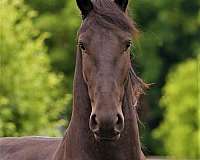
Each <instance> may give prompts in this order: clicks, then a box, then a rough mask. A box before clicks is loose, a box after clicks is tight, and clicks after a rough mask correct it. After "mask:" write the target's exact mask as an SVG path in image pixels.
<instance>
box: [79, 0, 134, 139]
mask: <svg viewBox="0 0 200 160" xmlns="http://www.w3.org/2000/svg"><path fill="white" fill-rule="evenodd" d="M87 2H88V4H85V5H88V7H85V8H84V6H82V5H81V4H79V3H78V5H79V8H80V9H81V12H82V15H83V17H84V18H85V17H86V16H87V18H86V20H85V21H86V22H85V21H83V24H82V27H81V29H80V34H79V39H78V44H79V51H80V53H81V54H82V74H83V78H84V81H85V82H86V84H87V87H88V94H89V97H90V101H91V106H92V112H91V116H90V120H89V126H90V129H91V131H92V132H93V133H94V136H95V138H96V139H97V140H117V139H119V138H120V133H121V132H122V130H123V128H124V116H123V112H122V102H123V97H124V87H125V83H126V80H127V78H128V73H129V69H130V66H131V62H130V54H129V52H130V45H131V36H132V35H131V33H129V32H128V31H126V32H125V31H124V30H120V29H119V28H117V27H114V26H112V25H113V24H109V25H110V26H109V27H108V26H105V25H106V23H105V18H103V19H102V17H101V16H99V15H100V14H97V12H98V10H97V12H93V11H90V9H91V10H92V8H93V5H92V4H91V3H90V2H89V1H87ZM97 2H98V1H97ZM116 7H117V6H116ZM123 9H124V8H123ZM111 12H112V11H111ZM119 12H120V16H124V15H123V14H122V11H120V9H119ZM88 14H89V15H88ZM110 15H112V13H111V14H110ZM105 17H106V16H105ZM117 20H118V19H117ZM101 23H102V24H101Z"/></svg>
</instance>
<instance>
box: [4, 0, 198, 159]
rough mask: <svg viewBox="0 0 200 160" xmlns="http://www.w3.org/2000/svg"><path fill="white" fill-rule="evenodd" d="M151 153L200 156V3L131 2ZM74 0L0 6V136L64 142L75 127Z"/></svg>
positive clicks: (143, 129) (143, 127)
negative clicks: (61, 139)
mask: <svg viewBox="0 0 200 160" xmlns="http://www.w3.org/2000/svg"><path fill="white" fill-rule="evenodd" d="M129 14H130V16H131V17H132V18H133V19H134V21H135V22H136V23H137V27H138V29H139V30H140V36H139V38H138V39H137V40H136V41H135V42H134V44H135V45H134V46H135V48H133V49H132V53H133V55H134V57H133V63H134V69H135V71H136V73H137V74H138V75H139V76H140V77H141V78H142V79H144V81H145V82H148V83H154V85H153V86H152V87H151V89H150V90H148V91H147V92H146V95H145V96H143V97H142V99H141V104H140V108H139V114H140V119H141V121H142V123H143V124H140V134H141V141H142V145H143V150H144V152H145V154H146V155H160V156H167V157H168V156H169V157H175V158H180V159H183V158H184V159H189V158H191V159H198V158H200V149H199V143H200V128H199V124H200V118H199V115H200V95H199V84H198V80H200V72H199V71H200V1H199V0H190V1H188V0H154V1H152V0H130V3H129ZM80 23H81V16H80V14H79V11H78V8H77V7H76V2H75V0H59V1H58V0H45V1H42V0H24V1H23V0H1V1H0V137H5V136H25V135H44V136H62V135H63V133H64V130H65V129H66V128H67V125H68V123H69V121H70V115H71V106H72V82H73V74H74V64H75V51H76V35H77V30H78V28H79V26H80Z"/></svg>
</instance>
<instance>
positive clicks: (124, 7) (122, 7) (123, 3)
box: [115, 0, 128, 12]
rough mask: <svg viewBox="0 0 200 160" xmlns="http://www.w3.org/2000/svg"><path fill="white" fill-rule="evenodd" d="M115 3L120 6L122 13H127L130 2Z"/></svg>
mask: <svg viewBox="0 0 200 160" xmlns="http://www.w3.org/2000/svg"><path fill="white" fill-rule="evenodd" d="M115 3H116V4H117V5H118V6H119V8H120V9H121V10H122V11H124V12H125V11H126V8H127V5H128V0H115Z"/></svg>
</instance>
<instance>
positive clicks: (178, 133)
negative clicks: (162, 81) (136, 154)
mask: <svg viewBox="0 0 200 160" xmlns="http://www.w3.org/2000/svg"><path fill="white" fill-rule="evenodd" d="M198 61H199V62H197V59H192V60H187V61H186V62H183V63H181V64H179V65H178V66H176V67H173V68H172V69H171V71H170V73H169V75H168V76H167V83H166V85H165V87H164V89H163V96H162V98H161V101H160V103H161V106H163V107H164V108H165V115H164V121H163V122H162V123H161V125H160V127H159V128H157V129H156V130H155V131H154V136H155V137H157V138H159V139H161V140H163V142H164V146H165V150H166V153H167V154H168V155H171V156H176V158H182V159H183V158H184V159H186V158H188V159H189V158H190V159H191V158H193V159H194V158H199V157H200V152H199V148H198V145H199V144H198V142H199V139H198V138H199V137H198V136H200V128H199V124H200V119H198V115H200V109H199V107H200V106H199V104H198V78H200V75H198V68H197V67H200V66H197V63H199V64H200V59H199V60H198ZM199 69H200V68H199ZM198 76H199V77H198Z"/></svg>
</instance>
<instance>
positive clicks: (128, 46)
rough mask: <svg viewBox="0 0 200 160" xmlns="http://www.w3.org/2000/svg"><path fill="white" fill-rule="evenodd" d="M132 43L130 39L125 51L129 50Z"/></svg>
mask: <svg viewBox="0 0 200 160" xmlns="http://www.w3.org/2000/svg"><path fill="white" fill-rule="evenodd" d="M131 44H132V43H131V41H128V42H127V43H126V47H125V49H124V51H127V50H128V49H129V48H130V47H131Z"/></svg>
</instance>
